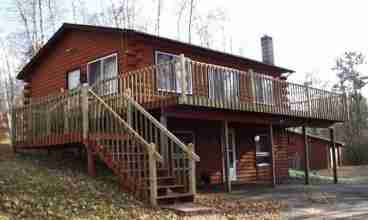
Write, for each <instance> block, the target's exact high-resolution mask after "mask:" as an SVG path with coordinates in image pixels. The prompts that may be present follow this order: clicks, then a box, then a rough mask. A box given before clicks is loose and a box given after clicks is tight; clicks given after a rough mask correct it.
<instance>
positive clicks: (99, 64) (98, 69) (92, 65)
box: [87, 54, 118, 94]
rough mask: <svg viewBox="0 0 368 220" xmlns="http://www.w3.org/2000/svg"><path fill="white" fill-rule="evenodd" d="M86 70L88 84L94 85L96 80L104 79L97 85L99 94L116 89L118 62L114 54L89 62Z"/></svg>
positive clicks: (109, 92) (112, 91) (108, 92)
mask: <svg viewBox="0 0 368 220" xmlns="http://www.w3.org/2000/svg"><path fill="white" fill-rule="evenodd" d="M87 72H88V84H89V85H94V84H95V83H97V82H98V81H102V80H104V81H105V82H104V83H103V84H101V86H99V87H98V89H99V91H98V92H99V93H100V94H101V93H102V94H111V93H114V92H116V91H117V79H116V78H115V77H116V76H117V75H118V64H117V55H116V54H111V55H109V56H106V57H102V58H99V59H97V60H94V61H92V62H89V63H88V65H87Z"/></svg>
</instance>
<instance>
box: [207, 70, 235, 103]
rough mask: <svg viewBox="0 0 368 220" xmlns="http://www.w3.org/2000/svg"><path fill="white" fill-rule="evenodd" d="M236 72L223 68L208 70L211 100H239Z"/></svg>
mask: <svg viewBox="0 0 368 220" xmlns="http://www.w3.org/2000/svg"><path fill="white" fill-rule="evenodd" d="M239 78H240V75H239V73H238V72H236V71H232V70H231V69H225V68H213V69H211V68H210V69H209V70H208V80H209V83H208V87H209V98H211V99H222V98H225V99H239V94H240V93H239V80H240V79H239Z"/></svg>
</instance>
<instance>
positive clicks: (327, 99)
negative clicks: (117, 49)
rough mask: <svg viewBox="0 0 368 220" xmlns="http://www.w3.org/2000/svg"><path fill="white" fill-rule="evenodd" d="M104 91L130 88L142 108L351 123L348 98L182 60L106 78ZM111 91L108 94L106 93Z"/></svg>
mask: <svg viewBox="0 0 368 220" xmlns="http://www.w3.org/2000/svg"><path fill="white" fill-rule="evenodd" d="M105 87H106V88H105V90H104V89H101V93H104V94H110V92H114V91H115V90H116V91H118V90H119V91H121V90H124V89H130V90H131V94H132V97H133V98H134V100H136V101H137V102H138V103H140V104H144V105H150V104H152V105H154V106H156V107H160V105H162V104H163V103H167V102H170V101H172V100H174V99H175V98H177V99H178V100H179V101H178V102H179V104H187V105H196V106H204V107H215V108H222V109H231V110H240V111H250V112H262V113H270V114H278V115H285V116H297V117H304V118H313V119H322V120H331V121H345V120H347V109H346V97H345V95H343V94H338V93H333V92H329V91H325V90H322V89H317V88H311V87H307V86H304V85H299V84H296V83H291V82H287V81H286V80H281V79H275V78H273V77H271V76H269V75H267V74H262V73H256V72H254V71H252V70H249V71H243V70H238V69H233V68H228V67H224V66H219V65H213V64H207V63H202V62H197V61H194V60H191V59H189V58H186V57H184V56H183V55H182V56H180V57H179V58H178V59H175V60H172V61H170V62H167V63H161V64H158V65H154V66H150V67H147V68H142V69H139V70H136V71H132V72H128V73H123V74H121V75H119V76H118V77H116V78H112V79H109V80H106V82H105ZM106 91H107V92H106Z"/></svg>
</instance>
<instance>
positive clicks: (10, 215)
mask: <svg viewBox="0 0 368 220" xmlns="http://www.w3.org/2000/svg"><path fill="white" fill-rule="evenodd" d="M118 186H119V184H118V182H117V181H116V178H115V177H113V176H111V175H109V174H108V172H106V170H102V171H101V170H100V172H99V175H98V177H97V178H91V177H89V176H88V175H87V174H86V171H85V162H83V161H80V160H76V159H62V158H61V157H56V156H52V157H48V156H46V155H45V154H18V155H16V156H15V155H13V153H12V149H11V148H10V147H9V146H7V147H4V146H1V147H0V220H11V219H57V220H64V219H65V220H66V219H68V220H69V219H72V220H73V219H74V220H81V219H84V220H87V219H91V220H100V219H106V220H107V219H278V217H277V216H278V214H279V212H278V211H277V210H278V209H279V208H280V207H279V206H278V205H277V203H273V202H267V201H265V202H257V203H254V202H248V203H246V202H239V201H229V200H226V199H225V197H222V196H219V194H216V195H212V194H200V195H199V196H198V198H197V200H196V202H197V203H200V204H203V205H206V206H209V207H214V208H217V209H220V211H221V212H220V213H219V214H217V215H210V216H194V217H185V218H183V217H180V216H177V215H176V214H175V213H173V212H171V211H167V210H163V209H160V208H152V207H149V206H147V205H145V204H143V203H141V202H139V201H137V200H135V199H134V198H132V197H131V196H129V195H128V194H126V193H124V192H122V191H121V190H120V189H119V187H118Z"/></svg>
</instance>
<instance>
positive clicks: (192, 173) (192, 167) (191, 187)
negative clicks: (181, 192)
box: [188, 143, 197, 195]
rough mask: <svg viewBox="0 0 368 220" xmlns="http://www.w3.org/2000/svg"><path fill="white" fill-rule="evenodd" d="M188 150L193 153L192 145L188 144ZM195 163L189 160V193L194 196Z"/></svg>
mask: <svg viewBox="0 0 368 220" xmlns="http://www.w3.org/2000/svg"><path fill="white" fill-rule="evenodd" d="M188 149H189V150H190V151H191V152H193V153H194V145H193V144H192V143H190V144H188ZM195 170H196V162H195V160H194V159H193V158H189V193H191V194H193V195H195V194H196V193H197V189H196V171H195Z"/></svg>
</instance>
